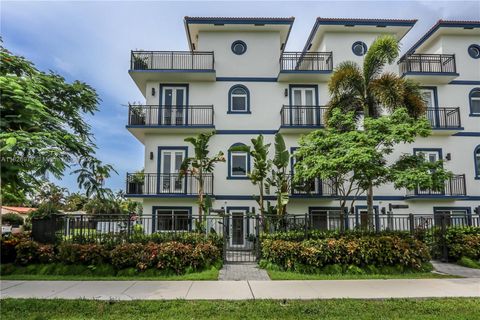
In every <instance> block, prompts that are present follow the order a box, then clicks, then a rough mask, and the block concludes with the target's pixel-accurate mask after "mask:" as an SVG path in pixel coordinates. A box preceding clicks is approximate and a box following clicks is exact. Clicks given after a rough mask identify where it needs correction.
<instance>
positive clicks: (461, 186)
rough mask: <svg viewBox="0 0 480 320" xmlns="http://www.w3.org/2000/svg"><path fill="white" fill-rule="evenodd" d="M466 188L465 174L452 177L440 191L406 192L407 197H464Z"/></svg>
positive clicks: (421, 190)
mask: <svg viewBox="0 0 480 320" xmlns="http://www.w3.org/2000/svg"><path fill="white" fill-rule="evenodd" d="M466 194H467V186H466V183H465V174H458V175H454V176H453V177H451V178H450V179H448V180H446V181H445V187H444V188H443V189H441V190H432V189H420V188H416V189H415V190H407V196H465V195H466Z"/></svg>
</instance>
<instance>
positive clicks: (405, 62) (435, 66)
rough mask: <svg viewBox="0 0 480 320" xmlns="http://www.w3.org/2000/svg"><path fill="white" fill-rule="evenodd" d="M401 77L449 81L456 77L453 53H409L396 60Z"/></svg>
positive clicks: (438, 81)
mask: <svg viewBox="0 0 480 320" xmlns="http://www.w3.org/2000/svg"><path fill="white" fill-rule="evenodd" d="M398 64H399V68H400V74H401V76H402V77H408V78H410V79H415V80H419V81H422V82H430V83H449V82H450V81H452V80H453V79H455V78H456V77H458V73H457V67H456V64H455V55H454V54H410V55H406V56H404V57H403V58H402V59H400V61H399V62H398Z"/></svg>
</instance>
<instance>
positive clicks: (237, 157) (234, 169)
mask: <svg viewBox="0 0 480 320" xmlns="http://www.w3.org/2000/svg"><path fill="white" fill-rule="evenodd" d="M236 146H244V144H243V143H235V144H233V145H232V146H231V147H230V148H229V150H228V179H248V176H247V174H248V173H249V172H250V156H249V154H248V153H247V152H245V151H231V150H230V149H231V148H232V147H236Z"/></svg>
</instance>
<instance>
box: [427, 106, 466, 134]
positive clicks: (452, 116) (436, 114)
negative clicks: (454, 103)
mask: <svg viewBox="0 0 480 320" xmlns="http://www.w3.org/2000/svg"><path fill="white" fill-rule="evenodd" d="M427 119H428V121H429V122H430V125H431V126H432V128H433V129H448V128H460V127H461V126H462V122H461V121H460V108H438V109H435V108H428V109H427Z"/></svg>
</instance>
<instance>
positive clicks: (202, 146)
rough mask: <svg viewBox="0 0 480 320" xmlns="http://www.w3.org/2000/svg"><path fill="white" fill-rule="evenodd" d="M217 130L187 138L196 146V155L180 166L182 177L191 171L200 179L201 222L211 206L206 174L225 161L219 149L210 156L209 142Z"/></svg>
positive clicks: (199, 203)
mask: <svg viewBox="0 0 480 320" xmlns="http://www.w3.org/2000/svg"><path fill="white" fill-rule="evenodd" d="M214 134H215V132H210V133H201V134H199V135H197V136H196V137H188V138H185V142H190V143H191V144H192V146H193V148H194V156H193V157H189V158H185V160H183V162H182V165H181V166H180V177H182V176H183V175H185V174H187V173H189V174H190V175H191V176H192V177H194V178H195V179H196V180H197V181H198V190H197V192H198V216H199V219H198V220H199V222H200V223H201V222H202V215H203V214H204V213H206V210H207V209H208V208H209V207H210V206H211V204H210V201H211V200H210V198H209V197H208V196H207V197H205V188H204V185H205V174H206V173H212V172H213V169H214V168H215V164H216V163H217V162H225V156H224V154H223V152H222V151H219V152H218V154H217V155H216V156H214V157H213V158H210V157H208V154H209V153H210V151H209V150H208V142H209V141H210V138H211V137H212V136H213V135H214Z"/></svg>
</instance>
